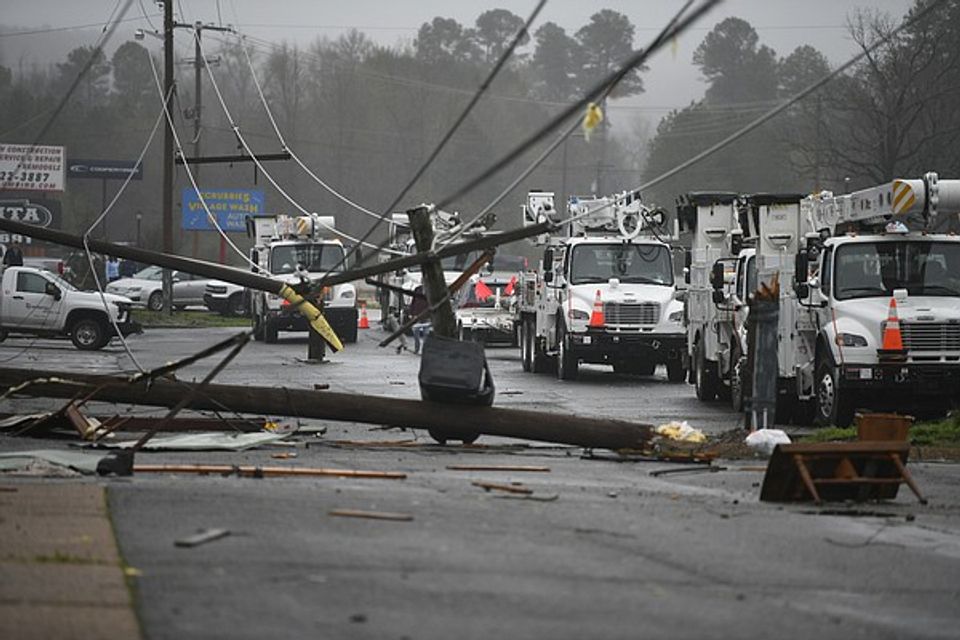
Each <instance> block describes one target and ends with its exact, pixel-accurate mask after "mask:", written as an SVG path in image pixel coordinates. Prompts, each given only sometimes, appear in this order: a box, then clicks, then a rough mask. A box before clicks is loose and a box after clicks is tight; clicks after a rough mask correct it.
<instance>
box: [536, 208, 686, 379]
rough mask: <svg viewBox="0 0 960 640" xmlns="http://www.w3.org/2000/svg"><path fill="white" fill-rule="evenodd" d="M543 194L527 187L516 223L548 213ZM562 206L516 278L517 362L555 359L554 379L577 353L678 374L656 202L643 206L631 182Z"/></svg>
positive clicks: (545, 364) (678, 344)
mask: <svg viewBox="0 0 960 640" xmlns="http://www.w3.org/2000/svg"><path fill="white" fill-rule="evenodd" d="M553 200H554V196H553V193H550V192H543V191H534V192H531V193H530V194H529V195H528V196H527V201H526V204H525V205H524V207H523V220H524V224H525V225H533V224H537V223H538V222H542V221H544V220H548V219H550V220H556V216H555V213H556V212H555V209H554V202H553ZM568 212H569V214H570V215H571V216H572V217H571V220H572V221H571V222H569V223H566V224H564V225H563V226H562V228H561V231H560V232H558V233H553V234H545V235H543V236H540V237H538V238H537V239H536V242H537V244H539V245H541V246H543V247H544V251H543V259H542V261H541V263H540V268H539V269H538V270H537V271H535V272H525V273H523V274H522V277H521V280H520V292H521V293H520V296H521V299H520V318H519V325H520V345H521V357H522V362H523V369H524V370H525V371H534V372H541V371H546V370H547V369H548V368H550V367H552V366H554V365H555V366H556V371H557V376H558V377H559V378H560V379H561V380H573V379H575V378H576V377H577V373H578V370H579V366H580V363H590V364H607V365H612V366H613V368H614V370H615V371H617V372H620V373H637V374H642V375H651V374H653V372H654V371H655V369H656V367H657V365H658V364H665V365H666V368H667V377H668V378H669V379H670V381H671V382H682V381H683V380H684V379H685V378H686V371H685V369H684V354H685V352H686V344H685V342H686V335H685V333H684V328H683V306H682V304H681V303H680V302H679V301H678V297H679V296H678V295H677V293H676V288H675V286H674V277H673V256H672V250H671V247H670V245H668V244H667V243H666V242H664V241H663V240H662V239H661V238H662V236H659V235H657V233H656V227H658V226H661V225H662V223H663V212H662V211H660V210H657V211H653V210H651V209H649V208H647V207H646V206H644V205H643V203H642V201H641V199H640V194H639V192H631V193H623V194H619V195H616V196H613V197H604V198H578V197H571V198H570V202H569V203H568Z"/></svg>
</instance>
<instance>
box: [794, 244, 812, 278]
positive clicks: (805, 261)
mask: <svg viewBox="0 0 960 640" xmlns="http://www.w3.org/2000/svg"><path fill="white" fill-rule="evenodd" d="M793 267H794V272H793V279H794V282H796V283H797V284H798V285H800V284H802V283H805V282H806V281H807V277H808V276H809V275H810V274H809V270H810V256H809V255H807V252H806V251H800V252H798V253H797V257H796V258H795V259H794V264H793Z"/></svg>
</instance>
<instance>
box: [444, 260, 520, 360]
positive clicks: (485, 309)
mask: <svg viewBox="0 0 960 640" xmlns="http://www.w3.org/2000/svg"><path fill="white" fill-rule="evenodd" d="M516 286H517V284H516V277H511V278H510V279H509V280H507V279H504V278H497V277H491V276H485V277H483V278H479V277H477V276H474V277H473V278H472V280H471V282H470V283H468V284H467V285H466V286H465V287H464V288H463V289H462V290H461V291H460V295H459V296H458V299H457V310H456V317H457V331H458V333H459V336H460V339H461V340H472V341H474V342H483V343H485V344H490V343H494V342H499V343H502V344H509V345H513V346H516V345H517V327H516V320H517V309H516V303H517V296H516V292H515V291H514V289H515V287H516Z"/></svg>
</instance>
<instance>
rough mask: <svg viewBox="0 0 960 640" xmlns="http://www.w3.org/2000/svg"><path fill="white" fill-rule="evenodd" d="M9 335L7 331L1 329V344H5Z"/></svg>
mask: <svg viewBox="0 0 960 640" xmlns="http://www.w3.org/2000/svg"><path fill="white" fill-rule="evenodd" d="M7 335H8V334H7V330H6V329H0V342H3V341H4V340H6V339H7Z"/></svg>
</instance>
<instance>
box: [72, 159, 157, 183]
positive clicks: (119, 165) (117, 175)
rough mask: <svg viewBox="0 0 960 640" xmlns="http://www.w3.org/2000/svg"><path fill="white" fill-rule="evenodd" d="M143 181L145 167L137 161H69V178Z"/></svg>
mask: <svg viewBox="0 0 960 640" xmlns="http://www.w3.org/2000/svg"><path fill="white" fill-rule="evenodd" d="M131 173H132V174H133V177H132V178H131V180H143V165H142V164H137V161H136V160H80V159H71V160H68V161H67V177H68V178H97V179H99V180H111V179H112V180H126V179H127V176H128V175H130V174H131Z"/></svg>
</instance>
